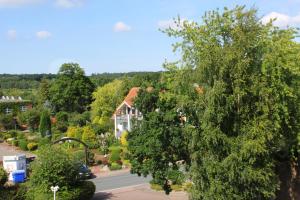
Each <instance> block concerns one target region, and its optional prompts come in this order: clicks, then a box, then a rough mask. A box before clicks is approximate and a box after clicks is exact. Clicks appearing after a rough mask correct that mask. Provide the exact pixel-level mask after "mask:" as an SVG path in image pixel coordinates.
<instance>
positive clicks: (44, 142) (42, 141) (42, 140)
mask: <svg viewBox="0 0 300 200" xmlns="http://www.w3.org/2000/svg"><path fill="white" fill-rule="evenodd" d="M48 144H50V139H49V138H47V137H46V138H40V139H39V141H38V146H39V147H42V146H45V145H48Z"/></svg>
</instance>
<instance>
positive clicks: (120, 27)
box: [114, 22, 131, 32]
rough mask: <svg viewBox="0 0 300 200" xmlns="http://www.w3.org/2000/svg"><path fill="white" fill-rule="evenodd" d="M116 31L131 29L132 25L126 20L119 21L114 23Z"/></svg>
mask: <svg viewBox="0 0 300 200" xmlns="http://www.w3.org/2000/svg"><path fill="white" fill-rule="evenodd" d="M114 31H115V32H126V31H131V27H130V26H129V25H127V24H125V23H124V22H117V23H116V24H115V25H114Z"/></svg>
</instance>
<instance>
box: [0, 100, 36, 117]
mask: <svg viewBox="0 0 300 200" xmlns="http://www.w3.org/2000/svg"><path fill="white" fill-rule="evenodd" d="M31 108H32V103H31V101H30V100H23V99H22V98H21V97H14V96H2V97H1V98H0V113H1V114H16V113H19V112H25V111H27V110H29V109H31Z"/></svg>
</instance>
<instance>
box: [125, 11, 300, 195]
mask: <svg viewBox="0 0 300 200" xmlns="http://www.w3.org/2000/svg"><path fill="white" fill-rule="evenodd" d="M177 25H178V27H177V28H176V29H172V28H170V29H167V30H165V32H166V33H167V34H168V35H170V36H174V37H177V38H181V39H182V40H181V41H179V42H178V43H176V44H175V45H174V46H175V50H177V49H180V51H181V52H182V59H181V60H180V61H179V62H178V63H169V64H166V69H167V70H168V71H167V72H166V73H165V74H164V77H163V81H164V84H165V88H163V89H160V92H161V93H169V95H167V96H169V98H168V100H169V101H166V102H170V100H171V99H172V98H170V97H172V96H175V97H174V98H175V100H173V101H171V102H172V103H171V104H169V105H172V106H167V105H168V104H162V103H158V104H157V103H155V102H164V101H163V100H164V98H163V97H162V96H165V95H166V94H161V95H157V94H156V93H153V94H152V95H151V96H150V97H151V98H154V97H155V96H161V97H158V98H157V97H156V98H154V99H155V100H156V101H154V100H151V101H149V100H148V101H146V100H145V98H146V97H145V94H144V93H141V94H140V95H139V97H138V99H137V103H136V104H137V106H139V105H140V109H141V111H142V113H143V116H144V119H143V120H142V121H140V122H137V125H136V126H135V128H134V130H133V131H132V132H131V133H129V150H130V151H131V153H132V155H133V157H132V162H133V172H136V173H142V174H149V173H151V174H152V175H153V177H154V179H156V178H157V177H160V179H161V180H168V179H169V177H168V170H169V169H173V170H176V168H178V167H179V166H178V165H177V163H178V162H177V163H176V162H175V161H176V160H177V161H180V160H181V159H184V161H185V163H186V164H187V169H188V172H189V176H190V178H191V180H192V182H193V187H192V192H191V199H272V198H274V197H275V196H276V194H277V195H279V193H278V189H279V188H280V181H279V175H280V174H279V173H278V170H277V169H278V167H279V166H280V164H281V163H282V162H285V163H288V165H289V166H290V170H291V168H292V167H294V168H295V169H293V170H296V171H297V170H298V171H299V167H297V164H295V163H298V164H299V149H298V148H299V146H297V145H298V141H297V137H299V133H300V128H299V124H300V123H299V120H300V116H299V115H300V111H299V108H300V106H299V105H300V100H299V99H300V98H299V97H300V92H299V91H300V90H299V89H300V88H299V83H300V65H299V64H300V56H299V55H300V45H299V43H297V42H295V41H294V38H295V34H296V31H295V30H294V29H292V28H287V29H279V28H278V27H274V26H273V25H272V21H271V22H270V23H268V24H262V22H261V21H260V19H259V17H258V16H257V10H255V9H249V10H247V9H245V7H240V6H238V7H235V8H234V9H232V10H229V9H227V8H225V9H224V11H223V12H220V11H211V12H207V13H206V14H205V15H204V17H203V20H202V23H201V24H198V23H196V22H188V21H184V22H183V23H182V22H181V21H180V20H179V21H177ZM148 95H150V94H148ZM148 99H149V98H148ZM157 99H158V100H157ZM139 102H142V104H140V103H139ZM143 105H144V106H145V105H146V109H143ZM147 105H150V106H149V107H148V106H147ZM147 108H148V109H147ZM175 110H176V111H177V112H175ZM155 111H157V112H155ZM160 113H164V114H163V115H162V116H160ZM171 113H172V114H171ZM176 115H177V117H175V116H176ZM180 116H184V117H186V121H185V122H184V125H183V127H182V128H179V127H180V122H179V121H178V117H180ZM168 117H171V119H168ZM176 119H177V124H176ZM161 122H163V123H161ZM184 138H188V140H185V139H184ZM176 139H177V140H179V141H182V143H183V144H184V145H186V146H176V145H175V146H174V145H173V144H172V142H171V141H176ZM138 141H139V142H140V143H139V145H137V144H138ZM185 141H187V142H185ZM175 144H177V143H175ZM183 144H181V145H183ZM174 147H176V148H174ZM162 148H163V149H162ZM173 148H174V150H173ZM154 150H157V152H156V153H155V152H154ZM176 150H180V152H178V151H176ZM187 150H188V151H189V154H188V155H189V156H178V155H185V154H180V153H185V152H186V151H187ZM164 152H166V154H167V156H165V153H164ZM176 156H178V157H176ZM167 164H169V165H167ZM176 165H177V166H176ZM298 176H299V175H298ZM296 180H297V178H295V177H292V178H291V180H289V181H290V183H291V184H290V187H291V191H295V189H296V188H297V184H298V183H297V181H296ZM284 181H286V180H281V183H282V182H284ZM162 184H164V186H165V188H166V189H168V187H167V186H166V185H167V184H168V183H167V181H165V182H163V183H162ZM291 195H295V194H293V192H292V193H291Z"/></svg>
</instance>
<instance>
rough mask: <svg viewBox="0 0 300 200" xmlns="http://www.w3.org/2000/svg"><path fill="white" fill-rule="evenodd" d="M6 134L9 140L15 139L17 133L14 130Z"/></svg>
mask: <svg viewBox="0 0 300 200" xmlns="http://www.w3.org/2000/svg"><path fill="white" fill-rule="evenodd" d="M7 133H8V135H9V136H10V137H11V138H15V137H17V135H18V132H17V131H14V130H11V131H8V132H7Z"/></svg>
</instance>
